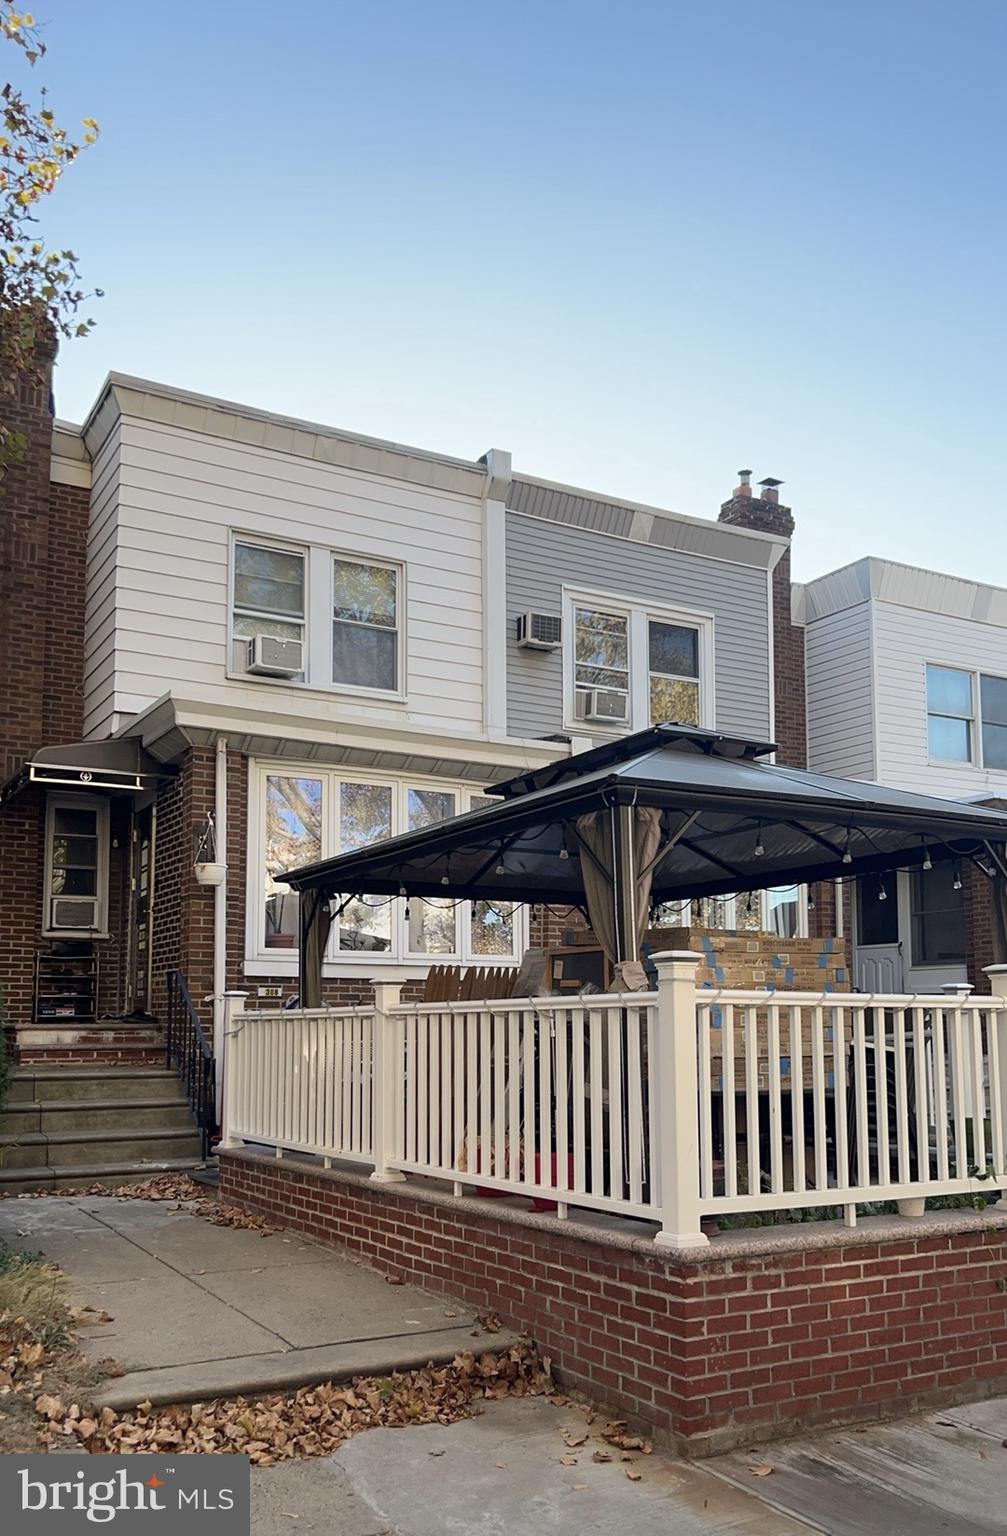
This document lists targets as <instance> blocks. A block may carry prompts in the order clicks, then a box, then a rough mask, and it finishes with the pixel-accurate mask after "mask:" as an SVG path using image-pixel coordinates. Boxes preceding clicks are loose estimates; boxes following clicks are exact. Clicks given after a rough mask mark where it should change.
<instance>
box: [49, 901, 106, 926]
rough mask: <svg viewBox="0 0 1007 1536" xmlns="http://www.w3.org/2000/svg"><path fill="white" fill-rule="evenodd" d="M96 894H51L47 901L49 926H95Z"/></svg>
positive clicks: (96, 918) (96, 916) (96, 920)
mask: <svg viewBox="0 0 1007 1536" xmlns="http://www.w3.org/2000/svg"><path fill="white" fill-rule="evenodd" d="M97 926H98V898H97V896H53V897H52V898H51V900H50V902H49V927H50V928H97Z"/></svg>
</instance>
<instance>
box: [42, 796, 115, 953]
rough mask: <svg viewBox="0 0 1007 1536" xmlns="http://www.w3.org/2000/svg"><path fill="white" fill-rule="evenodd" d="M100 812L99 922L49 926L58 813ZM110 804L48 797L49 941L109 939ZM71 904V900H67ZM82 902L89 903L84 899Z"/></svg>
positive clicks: (45, 929) (45, 916)
mask: <svg viewBox="0 0 1007 1536" xmlns="http://www.w3.org/2000/svg"><path fill="white" fill-rule="evenodd" d="M57 810H71V811H85V810H86V811H97V813H98V819H97V828H98V855H97V856H98V866H97V871H96V879H95V895H96V897H97V910H96V916H97V918H98V922H97V923H96V924H95V926H94V927H93V928H54V927H53V926H52V923H51V922H50V914H51V912H52V898H53V890H52V849H53V838H54V836H55V830H56V811H57ZM108 829H109V803H108V801H107V800H106V799H103V798H102V796H100V795H73V794H71V795H59V794H55V795H53V794H50V795H47V796H46V808H45V870H44V877H43V882H42V900H43V903H44V905H43V908H42V933H43V935H44V936H45V937H46V938H64V939H73V938H76V939H107V938H108V856H109V830H108ZM66 899H67V900H68V901H70V900H72V899H73V898H72V897H71V896H69V895H68V896H67V898H66ZM80 899H81V900H85V901H86V900H88V899H89V898H88V897H82V898H80Z"/></svg>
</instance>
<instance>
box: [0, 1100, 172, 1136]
mask: <svg viewBox="0 0 1007 1536" xmlns="http://www.w3.org/2000/svg"><path fill="white" fill-rule="evenodd" d="M148 1126H149V1127H153V1128H154V1129H159V1128H162V1129H163V1128H166V1127H173V1128H174V1127H178V1126H188V1127H189V1128H190V1130H191V1128H192V1111H191V1110H190V1108H189V1105H188V1103H187V1102H186V1100H185V1098H184V1097H183V1096H182V1094H181V1092H179V1093H178V1094H177V1095H175V1096H174V1097H172V1098H163V1099H161V1098H148V1099H139V1098H136V1099H44V1100H43V1101H42V1102H41V1103H39V1102H35V1101H29V1100H26V1101H25V1102H23V1103H21V1104H8V1105H7V1108H6V1109H4V1110H0V1135H4V1134H6V1135H11V1136H17V1137H21V1136H24V1135H25V1134H26V1133H28V1132H31V1131H46V1132H51V1131H102V1130H104V1131H117V1130H125V1129H128V1128H129V1127H133V1128H139V1127H148Z"/></svg>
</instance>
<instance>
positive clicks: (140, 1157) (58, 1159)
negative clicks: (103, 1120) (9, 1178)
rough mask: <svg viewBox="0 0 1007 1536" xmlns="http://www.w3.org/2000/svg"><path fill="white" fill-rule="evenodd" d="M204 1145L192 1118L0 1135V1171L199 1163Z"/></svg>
mask: <svg viewBox="0 0 1007 1536" xmlns="http://www.w3.org/2000/svg"><path fill="white" fill-rule="evenodd" d="M201 1152H202V1145H201V1143H200V1139H199V1133H198V1131H197V1130H196V1128H195V1126H194V1125H193V1124H192V1120H191V1117H190V1120H189V1124H188V1125H186V1126H175V1127H166V1128H163V1129H162V1128H158V1129H150V1130H147V1129H145V1128H144V1127H142V1126H136V1125H132V1126H126V1127H120V1128H119V1129H118V1130H113V1131H103V1130H96V1131H74V1130H69V1131H29V1132H26V1133H25V1134H24V1135H21V1136H17V1135H0V1169H11V1170H13V1169H17V1168H43V1167H45V1168H62V1167H73V1166H75V1165H76V1164H78V1163H82V1164H92V1163H94V1162H96V1161H100V1162H102V1163H106V1164H123V1163H135V1162H141V1161H147V1160H149V1159H159V1160H162V1161H163V1160H164V1159H166V1158H168V1159H177V1158H193V1159H195V1160H196V1161H198V1160H199V1158H200V1154H201Z"/></svg>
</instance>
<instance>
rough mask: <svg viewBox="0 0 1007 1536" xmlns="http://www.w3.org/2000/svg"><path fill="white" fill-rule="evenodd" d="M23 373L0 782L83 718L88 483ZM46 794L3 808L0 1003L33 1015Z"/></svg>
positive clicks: (1, 696) (16, 416) (5, 496)
mask: <svg viewBox="0 0 1007 1536" xmlns="http://www.w3.org/2000/svg"><path fill="white" fill-rule="evenodd" d="M41 350H42V352H43V353H45V357H44V358H43V363H44V365H45V376H44V377H43V378H42V379H41V380H33V379H28V380H24V381H23V382H22V385H21V388H20V392H19V396H18V399H17V401H16V403H15V405H14V411H13V424H14V426H15V427H16V428H17V430H19V431H20V432H22V433H23V434H24V436H25V439H26V448H25V452H24V455H23V457H22V458H21V459H20V461H19V462H17V463H16V464H14V465H12V466H11V467H10V468H9V469H8V470H7V471H6V473H5V474H4V476H3V477H2V478H0V668H2V670H0V782H3V781H5V780H6V779H8V778H10V777H11V776H12V775H13V774H14V773H16V771H17V770H18V769H19V768H20V767H21V766H22V764H23V763H24V762H25V761H26V759H27V758H29V757H30V756H31V754H32V753H33V752H35V751H37V750H38V748H39V747H42V746H50V745H55V744H58V743H60V742H67V741H74V740H76V739H78V738H79V737H80V734H81V728H82V697H83V687H82V684H83V660H82V657H83V640H84V599H85V590H84V573H85V560H86V539H87V521H88V507H89V499H90V498H89V494H88V492H87V490H86V489H83V488H81V487H78V486H67V485H53V484H51V483H50V480H49V470H50V460H51V456H52V415H51V408H50V398H49V375H50V374H51V362H52V353H51V351H50V349H48V348H47V347H43V348H42V349H41ZM44 809H45V802H44V799H43V796H42V795H41V794H40V793H39V792H38V791H36V790H30V791H22V792H21V794H20V795H19V796H18V797H17V798H16V799H14V800H12V801H11V802H10V804H9V805H8V806H6V807H5V808H4V810H3V811H2V812H0V1015H3V1016H5V1019H6V1022H7V1023H8V1024H22V1023H27V1022H29V1020H30V1017H31V1004H32V985H33V967H34V955H35V950H36V948H37V947H38V943H39V934H40V930H41V923H42V875H43V857H44Z"/></svg>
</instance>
